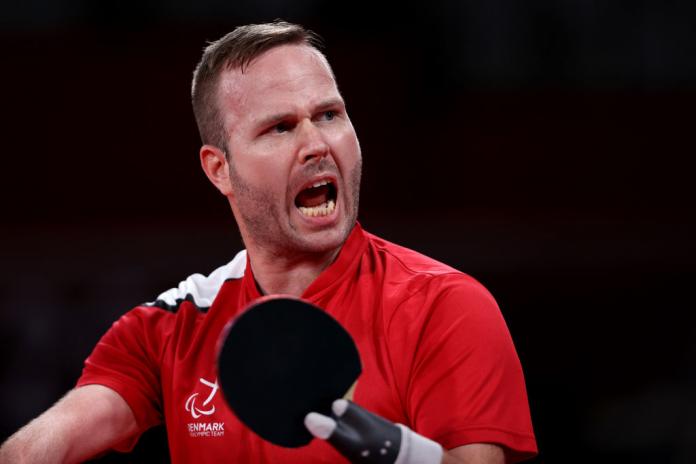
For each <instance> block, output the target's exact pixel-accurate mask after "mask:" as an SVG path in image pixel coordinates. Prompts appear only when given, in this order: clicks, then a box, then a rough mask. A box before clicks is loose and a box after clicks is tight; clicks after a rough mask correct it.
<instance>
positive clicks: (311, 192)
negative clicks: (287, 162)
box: [295, 185, 329, 208]
mask: <svg viewBox="0 0 696 464" xmlns="http://www.w3.org/2000/svg"><path fill="white" fill-rule="evenodd" d="M327 201H329V186H328V185H322V186H321V187H311V188H308V189H305V190H303V191H301V192H300V193H299V195H297V200H295V204H297V206H304V207H305V208H311V207H312V206H318V205H321V204H322V203H325V202H327Z"/></svg>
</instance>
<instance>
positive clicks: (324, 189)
mask: <svg viewBox="0 0 696 464" xmlns="http://www.w3.org/2000/svg"><path fill="white" fill-rule="evenodd" d="M295 206H297V209H299V210H300V213H302V214H304V215H305V216H308V217H317V216H328V215H329V214H331V213H333V211H334V210H335V209H336V186H335V185H334V183H333V181H331V180H328V179H324V180H321V181H318V182H315V183H314V184H312V186H311V187H308V188H306V189H304V190H302V191H301V192H300V193H298V194H297V197H295Z"/></svg>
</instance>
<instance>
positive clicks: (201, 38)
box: [0, 0, 696, 463]
mask: <svg viewBox="0 0 696 464" xmlns="http://www.w3.org/2000/svg"><path fill="white" fill-rule="evenodd" d="M694 13H696V4H694V3H687V2H674V1H664V0H662V1H660V0H643V1H639V2H599V1H590V0H585V1H577V0H575V1H570V0H537V1H535V2H523V1H503V0H487V1H485V2H473V1H458V2H447V1H444V0H432V1H429V2H412V3H411V2H405V3H404V2H398V3H394V4H393V5H389V4H387V3H381V2H375V1H364V0H357V1H353V2H339V3H336V2H320V1H318V0H295V1H292V2H290V1H283V0H273V1H265V2H256V1H251V0H239V1H235V2H223V1H218V0H208V1H198V2H195V3H194V2H183V1H156V0H141V1H132V0H129V1H114V0H107V1H100V2H91V1H85V0H62V1H48V0H24V1H22V2H15V4H13V5H11V4H4V5H3V6H2V7H1V13H0V56H2V65H1V66H2V72H1V73H0V86H1V88H2V105H0V115H1V116H0V117H1V118H2V120H1V121H0V122H1V124H0V130H1V131H2V132H1V133H2V145H1V147H2V155H1V156H2V169H1V170H0V172H1V174H0V179H1V182H0V202H1V207H2V209H1V213H2V214H0V259H1V261H0V263H1V266H0V344H1V346H2V348H1V349H2V352H1V353H2V356H0V412H1V413H0V440H4V439H5V438H6V437H7V436H9V435H10V434H11V433H12V432H14V431H15V430H16V429H17V428H19V427H20V426H21V425H23V424H24V423H26V422H27V421H29V420H30V419H31V418H32V417H34V416H36V415H37V414H39V413H40V412H41V411H43V410H45V409H46V408H47V407H49V406H50V405H51V404H52V403H53V402H54V401H56V400H57V399H58V398H59V397H60V396H61V395H62V394H63V393H65V392H66V391H67V390H68V389H69V388H71V387H72V386H73V384H74V382H75V381H76V379H77V378H78V376H79V375H80V371H81V369H82V362H83V360H84V358H85V357H86V356H87V355H89V353H90V351H91V349H92V347H93V346H94V344H95V343H96V342H97V340H98V339H99V337H100V336H101V335H102V334H103V333H104V331H105V330H107V329H108V327H109V326H110V325H111V323H112V322H113V321H114V320H115V319H116V318H117V317H118V316H119V315H120V314H122V313H123V312H125V311H127V310H128V309H130V308H131V307H133V306H135V305H136V304H139V303H142V302H144V301H150V300H152V299H153V298H154V297H155V296H156V295H157V294H159V293H160V292H161V291H163V290H164V289H167V288H170V287H172V286H174V285H176V284H177V283H178V282H179V280H181V279H183V278H184V277H186V276H188V275H189V274H191V273H193V272H201V273H208V272H210V271H211V270H213V269H215V268H216V267H218V266H219V265H220V264H222V263H225V262H227V261H228V260H229V259H230V258H231V257H232V256H233V255H234V253H235V252H236V251H237V250H239V249H240V247H241V243H240V240H239V235H238V232H237V231H236V228H235V226H234V222H233V219H232V215H231V213H230V211H229V209H228V206H227V204H226V201H225V200H224V198H223V197H221V196H220V195H219V194H218V193H217V192H216V191H215V189H214V188H213V187H212V186H211V185H209V183H208V181H207V180H206V179H205V176H204V175H203V173H202V171H201V170H200V168H199V165H198V161H197V153H198V147H199V139H198V134H197V131H196V127H195V122H194V119H193V115H192V112H191V110H190V102H189V89H190V77H191V72H192V70H193V67H194V66H195V64H196V63H197V61H198V59H199V57H200V52H201V50H202V48H203V47H204V45H205V43H206V41H207V40H214V39H216V38H218V37H220V36H221V35H223V34H224V33H226V32H228V31H229V30H231V29H232V28H233V27H234V26H236V25H239V24H244V23H248V22H262V21H269V20H272V19H275V18H278V17H280V18H284V19H286V20H290V21H295V22H300V23H302V24H304V25H306V26H308V27H310V28H312V29H314V30H316V31H317V32H318V33H320V34H321V35H322V36H323V37H324V39H325V42H326V53H327V55H328V57H329V60H330V61H331V63H332V64H333V66H334V70H335V72H336V74H337V76H338V80H339V84H340V87H341V91H342V92H343V94H344V96H345V98H346V100H347V103H348V109H349V112H350V114H351V118H352V120H353V123H354V125H355V127H356V130H357V132H358V135H359V137H360V140H361V144H362V148H363V155H364V175H363V195H362V199H361V215H360V220H361V222H362V224H363V225H364V226H365V228H366V229H368V230H370V231H371V232H374V233H376V234H378V235H381V236H383V237H384V238H386V239H389V240H391V241H394V242H397V243H399V244H402V245H406V246H409V247H411V248H414V249H416V250H419V251H421V252H423V253H426V254H428V255H430V256H432V257H435V258H437V259H439V260H441V261H444V262H446V263H448V264H450V265H452V266H455V267H457V268H459V269H461V270H463V271H465V272H467V273H469V274H471V275H473V276H474V277H476V278H477V279H479V280H480V281H481V282H482V283H484V284H485V285H486V286H487V287H488V288H489V289H490V290H491V292H492V293H493V294H494V295H495V296H496V298H497V300H498V302H499V304H500V307H501V309H502V312H503V314H504V316H505V318H506V320H507V322H508V325H509V327H510V330H511V333H512V336H513V338H514V340H515V343H516V347H517V350H518V352H519V356H520V358H521V361H522V364H523V367H524V369H525V374H526V380H527V387H528V392H529V397H530V403H531V410H532V416H533V421H534V425H535V431H536V434H537V439H538V444H539V447H540V455H539V457H538V458H536V459H535V460H534V461H532V462H534V463H547V462H548V463H556V462H563V463H569V462H570V463H573V462H593V463H604V462H607V463H609V462H611V463H614V462H628V461H629V460H630V461H631V462H633V463H655V462H661V463H663V462H664V463H692V462H696V393H695V392H696V363H695V362H694V359H696V328H695V326H694V324H693V323H694V319H696V318H695V317H694V315H693V310H694V305H693V302H692V291H693V286H694V284H693V281H694V277H695V272H694V270H693V262H694V259H695V258H696V249H695V248H696V247H695V246H694V233H695V232H696V221H695V217H694V216H695V215H694V180H693V178H694V171H693V170H692V168H691V165H692V163H691V158H692V157H693V156H694V154H695V153H696V150H695V149H694V146H695V144H694V130H693V127H694V108H695V107H696V60H695V59H694V56H696V28H694V24H695V23H696V21H695V19H696V15H695V14H694ZM690 127H691V129H689V128H690ZM163 437H164V435H163V433H162V431H154V432H153V433H152V434H151V436H150V437H146V438H145V439H144V440H143V442H142V443H141V445H140V447H139V448H138V449H137V450H136V452H135V454H133V455H131V456H128V457H126V458H121V460H122V461H123V460H125V461H128V462H131V461H134V462H153V461H157V460H159V461H161V462H165V461H166V458H163V457H162V456H163V454H162V451H161V450H162V447H163V446H165V445H166V444H165V443H164V439H163ZM105 460H107V461H108V460H118V458H117V457H114V456H111V457H107V458H105Z"/></svg>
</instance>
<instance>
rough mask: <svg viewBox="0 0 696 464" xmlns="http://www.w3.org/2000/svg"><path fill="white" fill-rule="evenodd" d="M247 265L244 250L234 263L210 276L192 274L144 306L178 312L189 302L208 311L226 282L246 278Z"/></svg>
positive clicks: (224, 266)
mask: <svg viewBox="0 0 696 464" xmlns="http://www.w3.org/2000/svg"><path fill="white" fill-rule="evenodd" d="M246 263H247V256H246V250H242V251H240V252H239V253H237V255H236V256H235V257H234V258H233V259H232V261H230V262H228V263H227V264H225V265H223V266H220V267H218V268H217V269H215V270H214V271H213V272H211V273H210V274H208V275H203V274H200V273H195V274H191V275H190V276H188V277H187V278H186V279H184V280H182V281H181V282H179V285H178V286H176V287H173V288H170V289H169V290H166V291H164V292H162V293H160V294H159V296H157V298H156V299H155V301H152V302H149V303H146V304H144V305H143V306H145V307H158V308H162V309H166V310H168V311H176V310H177V309H178V308H179V306H180V305H181V304H182V303H183V302H185V301H188V302H190V303H191V304H193V305H194V306H195V307H196V308H198V309H199V310H202V311H207V309H208V308H210V306H211V305H212V304H213V301H215V298H216V297H217V295H218V293H219V291H220V289H221V288H222V286H223V284H224V283H225V282H227V281H228V280H234V279H241V278H242V277H243V276H244V271H245V269H246Z"/></svg>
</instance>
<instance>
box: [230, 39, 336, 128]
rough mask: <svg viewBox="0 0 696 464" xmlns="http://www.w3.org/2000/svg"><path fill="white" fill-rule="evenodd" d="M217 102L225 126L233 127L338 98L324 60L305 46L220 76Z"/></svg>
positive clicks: (275, 53)
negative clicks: (273, 114) (231, 125)
mask: <svg viewBox="0 0 696 464" xmlns="http://www.w3.org/2000/svg"><path fill="white" fill-rule="evenodd" d="M218 91H219V94H218V101H219V104H220V109H221V112H222V114H223V117H224V119H225V122H226V126H228V127H229V124H237V123H240V122H244V121H252V120H253V119H255V118H262V117H264V116H267V115H268V113H269V112H276V111H296V110H299V109H302V108H304V107H305V106H310V105H314V104H317V103H319V102H321V101H323V100H327V99H331V98H337V97H340V95H339V92H338V89H337V87H336V82H335V80H334V77H333V74H332V72H331V68H330V67H329V64H328V62H327V61H326V59H325V58H324V57H323V56H322V55H321V54H320V53H319V52H318V51H317V50H315V49H314V48H312V47H309V46H306V45H282V46H280V47H275V48H273V49H271V50H269V51H267V52H265V53H263V54H262V55H261V56H259V57H257V58H256V59H254V60H253V61H252V62H251V63H250V64H249V66H248V67H247V68H246V69H245V70H244V72H242V70H241V69H239V68H237V69H231V70H224V71H223V72H222V73H221V75H220V83H219V88H218Z"/></svg>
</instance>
